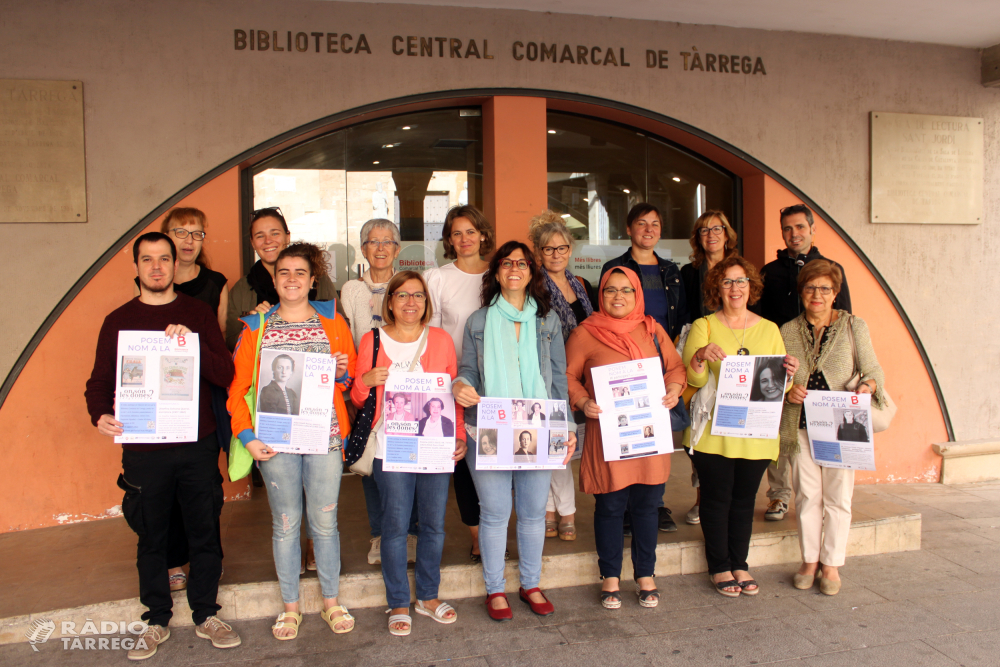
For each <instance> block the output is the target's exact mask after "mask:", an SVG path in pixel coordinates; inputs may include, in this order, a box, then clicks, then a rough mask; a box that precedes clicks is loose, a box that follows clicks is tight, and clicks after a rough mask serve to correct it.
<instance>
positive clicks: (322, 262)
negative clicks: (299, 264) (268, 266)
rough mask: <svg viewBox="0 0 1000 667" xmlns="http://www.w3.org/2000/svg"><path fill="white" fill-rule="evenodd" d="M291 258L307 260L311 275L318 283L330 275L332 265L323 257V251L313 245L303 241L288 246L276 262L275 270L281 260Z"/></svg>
mask: <svg viewBox="0 0 1000 667" xmlns="http://www.w3.org/2000/svg"><path fill="white" fill-rule="evenodd" d="M289 257H300V258H302V259H304V260H306V261H307V262H308V263H309V273H311V274H312V277H313V278H315V279H316V280H317V281H318V280H319V279H320V278H323V277H324V276H327V275H329V273H330V264H329V263H328V262H327V261H326V257H324V256H323V250H322V249H321V248H320V247H319V246H317V245H314V244H312V243H306V242H304V241H302V242H299V243H292V244H291V245H289V246H287V247H286V248H285V249H284V250H282V251H281V253H280V254H279V255H278V259H277V260H275V262H274V266H275V270H277V266H278V264H280V263H281V260H283V259H288V258H289Z"/></svg>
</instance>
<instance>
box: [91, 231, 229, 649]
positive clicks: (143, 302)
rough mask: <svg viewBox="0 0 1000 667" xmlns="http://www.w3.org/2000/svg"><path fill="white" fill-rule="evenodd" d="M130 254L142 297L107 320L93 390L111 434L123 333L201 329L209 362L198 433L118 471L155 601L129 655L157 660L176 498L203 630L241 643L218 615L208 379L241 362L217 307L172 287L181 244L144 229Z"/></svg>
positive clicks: (129, 449) (149, 602)
mask: <svg viewBox="0 0 1000 667" xmlns="http://www.w3.org/2000/svg"><path fill="white" fill-rule="evenodd" d="M132 257H133V260H134V261H135V267H136V275H137V276H138V278H139V296H138V297H136V298H135V299H132V300H131V301H129V302H128V303H126V304H125V305H124V306H122V307H120V308H118V309H117V310H115V311H114V312H112V313H111V314H110V315H108V316H107V317H106V318H105V319H104V325H103V326H102V327H101V333H100V335H99V336H98V339H97V353H96V355H95V358H94V370H93V372H92V373H91V375H90V379H89V380H88V381H87V390H86V393H85V396H86V399H87V411H88V412H89V413H90V418H91V422H92V423H93V424H94V426H96V427H97V430H98V432H99V433H100V434H101V435H105V436H108V437H109V438H114V437H115V436H118V435H122V433H123V432H124V430H123V424H122V423H121V422H119V421H117V420H116V419H115V416H114V415H115V386H116V383H115V379H116V372H117V371H116V369H117V356H118V333H119V332H120V331H163V332H164V335H165V336H166V337H167V338H173V337H174V336H184V335H186V334H191V333H196V334H198V340H199V348H200V359H201V364H200V373H199V382H200V384H199V392H198V399H199V401H198V402H199V405H198V439H197V440H196V441H195V442H175V443H169V444H167V443H163V442H162V441H161V442H159V443H155V442H154V443H149V444H145V443H129V444H123V445H122V450H123V451H122V474H121V475H119V476H118V486H119V487H121V488H122V490H124V491H125V496H124V498H123V499H122V514H123V515H124V517H125V521H126V522H127V523H128V525H129V527H130V528H132V530H134V531H135V532H136V534H137V535H138V537H139V545H138V549H137V556H136V567H137V569H138V571H139V600H140V602H142V604H143V605H145V606H146V607H147V608H148V609H147V611H146V612H145V613H143V615H142V620H143V621H145V622H146V624H147V625H148V628H147V629H146V631H145V632H144V633H143V635H142V636H141V637H140V638H138V639H137V640H136V644H135V647H134V648H132V649H131V650H129V652H128V657H129V659H130V660H144V659H146V658H149V657H152V655H153V654H155V653H156V649H157V646H158V645H159V644H161V643H163V642H164V641H166V640H167V639H168V638H169V637H170V630H169V628H168V627H167V626H168V623H169V622H170V617H171V616H172V614H173V612H172V611H171V607H172V606H173V600H172V598H171V596H170V583H169V580H168V575H167V533H168V528H169V525H170V513H171V509H172V507H173V505H174V502H175V500H176V501H177V502H178V503H179V505H180V508H181V513H182V514H183V516H184V526H185V531H186V534H187V541H188V553H189V555H190V563H191V571H190V576H189V579H188V587H187V598H188V604H189V606H190V607H191V615H192V618H193V619H194V623H195V626H196V627H195V633H196V634H197V636H199V637H201V638H203V639H209V640H211V642H212V645H213V646H215V647H217V648H233V647H236V646H239V644H240V636H239V635H238V634H237V633H236V631H234V630H233V628H232V627H231V626H230V625H229V624H227V623H224V622H223V621H221V620H220V619H219V618H218V616H216V613H217V612H218V610H219V609H220V606H219V604H218V603H217V601H216V598H217V596H218V591H219V577H220V576H221V574H222V545H221V544H219V531H218V526H217V523H216V522H217V521H218V518H219V513H220V512H221V510H222V475H221V474H220V473H219V463H218V457H219V445H218V442H217V441H216V439H215V416H214V415H213V413H212V405H211V393H210V391H209V384H208V383H211V384H214V385H216V386H220V387H228V386H229V385H230V384H231V383H232V381H233V361H232V358H231V357H230V356H229V351H228V350H227V349H226V342H225V340H224V339H223V337H222V332H221V330H220V329H219V321H218V318H217V317H216V314H215V313H213V312H212V309H211V308H209V307H208V306H207V305H205V304H204V303H202V302H201V301H198V300H197V299H194V298H192V297H189V296H185V295H184V294H178V293H176V292H174V265H175V263H176V260H177V251H176V248H175V247H174V244H173V242H172V241H171V240H170V237H168V236H166V235H164V234H160V233H159V232H151V233H148V234H143V235H142V236H140V237H139V238H138V239H136V241H135V244H134V245H133V246H132Z"/></svg>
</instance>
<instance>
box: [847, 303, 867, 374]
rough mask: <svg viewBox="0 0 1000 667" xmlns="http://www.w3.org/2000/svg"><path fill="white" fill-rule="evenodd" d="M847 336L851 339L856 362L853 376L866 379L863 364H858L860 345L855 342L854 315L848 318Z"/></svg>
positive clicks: (853, 356)
mask: <svg viewBox="0 0 1000 667" xmlns="http://www.w3.org/2000/svg"><path fill="white" fill-rule="evenodd" d="M847 318H848V319H847V335H848V336H849V337H850V339H851V358H852V359H853V362H854V373H851V375H852V376H853V375H857V376H858V378H861V377H864V373H863V372H862V370H861V364H860V363H858V345H857V343H856V342H855V340H854V315H848V316H847Z"/></svg>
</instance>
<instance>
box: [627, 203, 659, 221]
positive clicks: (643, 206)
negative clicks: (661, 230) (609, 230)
mask: <svg viewBox="0 0 1000 667" xmlns="http://www.w3.org/2000/svg"><path fill="white" fill-rule="evenodd" d="M647 213H655V214H656V217H657V218H659V219H660V225H662V224H663V214H662V213H660V209H658V208H656V207H655V206H653V205H652V204H650V203H649V202H648V201H644V202H639V203H638V204H636V205H635V206H633V207H632V208H631V209H629V212H628V215H627V216H626V217H625V226H626V227H631V226H632V223H633V222H635V221H636V220H637V219H638V218H641V217H642V216H644V215H646V214H647Z"/></svg>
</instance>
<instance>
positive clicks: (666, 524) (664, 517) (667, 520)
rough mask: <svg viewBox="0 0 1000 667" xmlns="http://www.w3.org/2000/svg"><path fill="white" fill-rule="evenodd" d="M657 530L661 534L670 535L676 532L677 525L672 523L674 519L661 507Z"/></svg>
mask: <svg viewBox="0 0 1000 667" xmlns="http://www.w3.org/2000/svg"><path fill="white" fill-rule="evenodd" d="M659 514H660V518H659V528H660V532H661V533H672V532H674V531H676V530H677V524H676V523H674V519H673V517H672V516H670V510H669V509H667V508H666V507H661V508H660V509H659Z"/></svg>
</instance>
